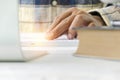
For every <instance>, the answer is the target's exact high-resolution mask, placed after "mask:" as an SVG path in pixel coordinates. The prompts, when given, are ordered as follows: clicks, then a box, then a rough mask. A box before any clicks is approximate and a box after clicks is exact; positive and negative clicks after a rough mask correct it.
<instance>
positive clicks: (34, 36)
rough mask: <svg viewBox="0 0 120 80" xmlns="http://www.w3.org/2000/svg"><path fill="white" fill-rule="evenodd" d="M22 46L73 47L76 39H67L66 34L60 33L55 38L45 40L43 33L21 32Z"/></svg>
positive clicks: (76, 41) (76, 42)
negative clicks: (60, 34)
mask: <svg viewBox="0 0 120 80" xmlns="http://www.w3.org/2000/svg"><path fill="white" fill-rule="evenodd" d="M20 38H21V45H22V47H75V46H76V45H77V44H78V40H77V39H74V40H68V39H67V36H66V35H62V36H60V37H59V38H57V39H55V40H46V39H45V38H44V33H21V35H20Z"/></svg>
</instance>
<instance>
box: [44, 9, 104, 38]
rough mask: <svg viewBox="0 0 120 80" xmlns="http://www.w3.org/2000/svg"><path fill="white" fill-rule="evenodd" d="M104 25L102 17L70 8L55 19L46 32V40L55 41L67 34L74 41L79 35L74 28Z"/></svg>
mask: <svg viewBox="0 0 120 80" xmlns="http://www.w3.org/2000/svg"><path fill="white" fill-rule="evenodd" d="M103 25H105V24H104V22H103V20H102V19H101V18H100V16H93V15H91V14H89V13H87V12H85V11H83V10H80V9H77V8H70V9H68V10H66V11H65V12H63V13H62V14H61V15H59V16H57V17H56V18H55V19H54V21H53V23H52V24H51V25H50V26H49V28H48V30H47V32H46V39H48V40H53V39H56V38H58V37H59V36H61V35H63V34H65V33H66V34H67V37H68V39H74V38H75V37H76V35H77V33H76V31H75V30H73V28H76V27H94V26H103Z"/></svg>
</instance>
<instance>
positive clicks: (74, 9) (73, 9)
mask: <svg viewBox="0 0 120 80" xmlns="http://www.w3.org/2000/svg"><path fill="white" fill-rule="evenodd" d="M69 10H71V11H76V10H78V8H76V7H72V8H70V9H69Z"/></svg>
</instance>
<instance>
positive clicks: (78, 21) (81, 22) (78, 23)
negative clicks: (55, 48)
mask: <svg viewBox="0 0 120 80" xmlns="http://www.w3.org/2000/svg"><path fill="white" fill-rule="evenodd" d="M85 17H86V15H85V14H80V15H77V16H76V17H75V18H74V20H73V22H72V24H71V25H70V27H69V30H68V39H73V38H75V36H76V31H75V30H73V28H76V27H82V26H87V25H88V22H87V21H85V19H84V18H85Z"/></svg>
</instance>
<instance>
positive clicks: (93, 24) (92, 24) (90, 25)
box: [88, 22, 96, 27]
mask: <svg viewBox="0 0 120 80" xmlns="http://www.w3.org/2000/svg"><path fill="white" fill-rule="evenodd" d="M95 26H96V25H95V23H93V22H91V23H90V24H89V25H88V27H95Z"/></svg>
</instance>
